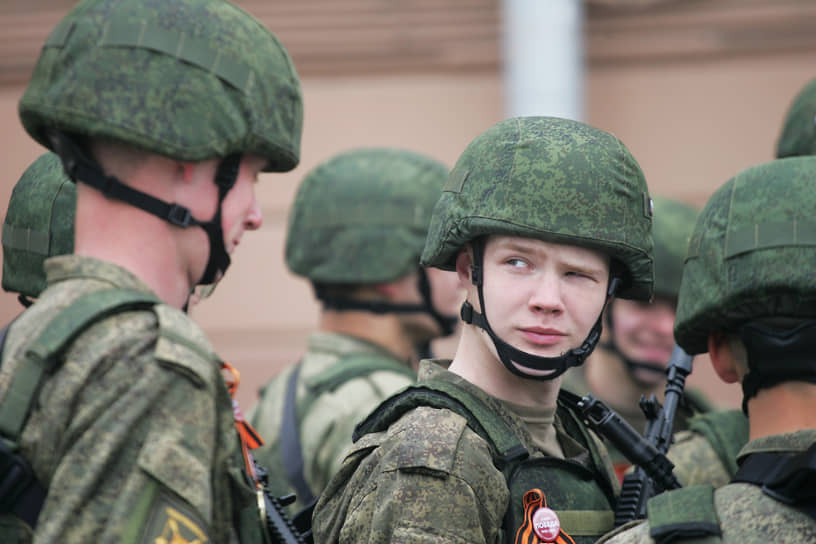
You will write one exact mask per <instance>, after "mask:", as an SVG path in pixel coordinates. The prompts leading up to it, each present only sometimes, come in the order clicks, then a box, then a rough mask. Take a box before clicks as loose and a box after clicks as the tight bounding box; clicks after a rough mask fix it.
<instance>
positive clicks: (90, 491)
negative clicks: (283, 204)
mask: <svg viewBox="0 0 816 544" xmlns="http://www.w3.org/2000/svg"><path fill="white" fill-rule="evenodd" d="M19 111H20V117H21V120H22V123H23V126H24V127H25V129H26V130H27V131H28V133H29V134H30V135H31V136H32V137H34V138H35V139H36V140H37V141H38V142H40V143H41V144H43V145H45V146H47V147H49V148H51V149H53V150H54V151H56V152H57V154H59V155H60V158H61V159H62V162H63V165H64V167H65V170H66V172H67V174H68V175H69V177H71V178H72V179H73V181H75V182H76V184H77V208H76V222H75V246H74V251H75V254H74V255H70V256H62V257H55V258H52V259H49V260H48V261H47V262H46V264H45V268H46V275H47V280H48V287H47V288H46V290H45V291H44V292H43V293H42V294H41V296H40V298H39V299H38V301H37V302H36V303H35V304H34V305H32V306H31V307H30V308H29V309H28V310H27V311H26V312H24V313H23V314H22V315H21V316H20V318H18V319H17V320H16V321H15V322H14V323H13V324H12V326H11V327H10V329H9V333H8V336H7V339H6V344H5V348H4V351H3V359H2V366H0V422H2V423H0V433H2V435H3V441H2V443H3V445H4V446H7V451H5V452H3V453H2V455H3V456H4V459H5V460H6V461H9V460H11V461H13V462H14V463H15V465H16V466H18V467H28V468H30V470H31V472H30V476H31V478H21V479H20V480H19V481H17V482H12V487H11V488H12V490H13V491H14V492H18V491H19V492H21V493H23V494H24V495H23V496H24V500H23V499H20V498H19V497H14V496H13V495H12V496H5V497H4V499H5V500H4V502H3V504H12V505H16V506H17V508H16V509H15V510H13V511H12V512H9V511H7V512H6V513H4V514H3V519H2V525H0V527H2V529H0V531H2V536H0V540H2V541H4V542H5V541H8V540H11V537H18V539H19V541H21V542H28V541H31V540H34V541H37V542H91V541H94V542H158V541H168V542H169V541H185V540H186V541H195V540H198V541H200V542H204V541H211V542H234V541H240V542H261V541H263V538H264V535H263V530H264V527H263V526H262V525H261V516H260V515H259V511H258V506H257V504H258V484H257V483H256V481H255V479H254V478H253V475H255V472H254V467H253V466H252V464H251V457H250V456H249V453H248V451H247V449H248V447H249V446H250V445H252V442H251V438H252V436H251V433H250V432H249V430H248V427H247V426H245V425H242V424H240V423H241V422H238V423H236V420H235V416H234V412H233V407H232V402H231V399H230V394H229V391H228V388H227V384H226V383H225V381H224V376H223V375H222V363H221V361H220V360H219V358H218V357H217V355H216V354H215V353H214V351H213V349H212V347H211V346H210V344H209V342H208V341H207V340H206V337H205V336H204V333H203V331H201V330H200V329H199V328H198V327H197V326H196V325H195V324H194V323H193V322H192V321H191V320H190V319H189V318H188V317H187V316H186V315H185V314H184V313H183V312H182V311H181V308H182V306H183V305H184V304H185V303H186V301H187V298H188V295H189V293H190V292H191V290H192V288H193V287H194V286H195V285H196V284H209V283H212V282H214V281H216V280H217V279H218V278H219V277H221V276H222V275H223V274H224V272H225V271H226V269H227V266H228V264H229V262H230V254H231V253H232V251H233V250H234V249H235V247H236V246H237V245H238V243H239V242H240V240H241V237H242V235H243V233H244V231H247V230H255V229H257V228H258V227H259V226H260V224H261V214H260V209H259V206H258V202H257V201H256V199H255V195H254V183H255V181H256V180H257V178H258V175H259V174H260V172H262V171H285V170H290V169H292V168H294V167H295V165H296V164H297V162H298V158H299V145H300V132H301V126H302V101H301V92H300V84H299V80H298V77H297V74H296V73H295V71H294V69H293V67H292V63H291V60H290V58H289V56H288V54H287V53H286V51H285V50H284V48H283V47H282V46H281V45H280V43H279V42H278V41H277V39H276V38H275V37H274V36H273V35H272V34H271V33H270V32H269V31H268V30H267V29H266V28H264V27H263V26H262V25H261V24H260V23H259V22H258V21H257V20H255V19H254V18H252V17H251V16H249V15H248V14H247V13H245V12H243V11H241V10H240V9H238V8H236V7H234V6H233V5H231V4H229V3H227V2H221V1H218V0H161V1H156V0H118V1H112V0H87V1H85V2H82V3H80V4H79V5H77V6H76V7H75V8H74V9H73V10H72V11H71V12H69V14H68V15H67V16H66V17H65V18H64V19H63V20H62V21H61V22H60V23H59V24H58V25H57V27H56V28H55V29H54V31H53V32H52V33H51V35H50V36H49V37H48V39H47V41H46V43H45V45H44V47H43V49H42V52H41V55H40V58H39V60H38V62H37V65H36V67H35V69H34V72H33V75H32V78H31V81H30V83H29V85H28V87H27V89H26V92H25V94H24V95H23V97H22V99H21V101H20V107H19ZM236 427H238V428H236ZM239 430H240V431H243V432H242V433H241V434H239ZM239 437H241V438H239ZM21 470H22V469H21ZM22 472H23V473H24V472H25V471H24V470H23V471H22ZM5 489H8V488H5Z"/></svg>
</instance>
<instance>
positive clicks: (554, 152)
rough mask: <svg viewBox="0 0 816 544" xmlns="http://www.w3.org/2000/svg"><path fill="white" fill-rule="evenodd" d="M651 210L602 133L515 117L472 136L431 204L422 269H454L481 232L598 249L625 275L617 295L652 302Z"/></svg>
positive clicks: (634, 173) (633, 168)
mask: <svg viewBox="0 0 816 544" xmlns="http://www.w3.org/2000/svg"><path fill="white" fill-rule="evenodd" d="M651 230H652V206H651V198H650V197H649V191H648V188H647V187H646V180H645V178H644V177H643V172H642V171H641V169H640V166H639V165H638V163H637V161H635V158H634V157H633V156H632V154H631V153H630V152H629V150H628V149H627V148H626V146H624V145H623V143H622V142H621V141H620V140H619V139H618V138H616V137H615V136H613V135H612V134H609V133H608V132H604V131H602V130H600V129H597V128H594V127H591V126H589V125H585V124H584V123H579V122H577V121H570V120H567V119H558V118H555V117H517V118H513V119H507V120H505V121H502V122H500V123H498V124H496V125H494V126H492V127H490V128H489V129H487V130H486V131H485V132H483V133H482V134H480V135H479V136H477V137H476V138H475V139H474V140H473V141H472V142H471V143H470V144H469V145H468V147H467V148H466V149H465V151H464V152H463V153H462V155H461V156H460V157H459V160H458V161H457V163H456V165H455V166H454V168H453V170H451V172H450V175H449V176H448V181H447V182H446V184H445V187H444V189H443V192H442V197H441V198H440V199H439V202H438V203H437V205H436V208H435V209H434V213H433V219H432V220H431V225H430V227H429V230H428V239H427V242H426V244H425V250H424V251H423V254H422V264H423V266H435V267H438V268H443V269H446V270H453V269H454V265H455V259H456V255H457V254H458V252H459V249H460V248H461V247H462V246H463V245H464V244H465V243H467V242H469V241H470V240H473V239H475V238H478V237H480V236H486V235H504V236H521V237H527V238H536V239H539V240H544V241H546V242H553V243H560V244H568V245H576V246H579V247H587V248H590V249H595V250H598V251H601V252H602V253H605V254H607V255H609V256H611V257H612V258H613V259H615V260H617V261H618V262H619V263H620V264H621V265H622V266H623V269H624V274H623V276H624V277H623V278H622V280H623V281H622V284H621V286H620V288H619V290H618V292H617V294H616V296H619V297H622V298H631V299H636V300H649V299H650V298H651V296H652V287H653V276H654V273H653V255H652V253H653V242H652V234H651Z"/></svg>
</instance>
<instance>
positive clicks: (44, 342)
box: [0, 289, 160, 443]
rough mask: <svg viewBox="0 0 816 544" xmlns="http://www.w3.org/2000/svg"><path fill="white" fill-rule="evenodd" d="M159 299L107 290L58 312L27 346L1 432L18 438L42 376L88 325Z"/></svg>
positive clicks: (2, 406) (0, 408) (4, 406)
mask: <svg viewBox="0 0 816 544" xmlns="http://www.w3.org/2000/svg"><path fill="white" fill-rule="evenodd" d="M158 302H160V301H159V300H158V299H157V298H155V297H154V296H152V295H149V294H146V293H142V292H139V291H134V290H130V289H108V290H104V291H95V292H93V293H88V294H87V295H83V296H81V297H79V298H78V299H77V300H75V301H74V302H72V303H71V304H70V305H69V306H68V307H67V308H65V309H64V310H63V311H61V312H59V313H58V314H57V315H56V316H55V317H54V318H52V319H51V321H50V322H49V323H48V325H46V326H45V329H43V331H42V332H41V333H40V335H39V336H38V337H37V339H36V340H35V341H34V342H32V343H31V344H29V345H28V347H27V349H26V351H25V353H24V354H23V357H24V358H25V360H24V361H23V362H22V363H21V364H20V365H19V368H18V369H17V370H16V371H15V373H14V376H13V377H12V381H11V384H10V386H9V388H8V392H7V393H6V395H5V396H4V397H3V399H2V400H0V435H2V436H3V437H4V438H5V439H6V440H8V441H11V442H12V443H16V442H17V441H18V440H19V438H20V433H21V431H22V428H23V424H24V423H25V421H26V419H27V418H28V412H29V410H30V408H31V403H32V402H33V400H34V397H35V394H36V392H37V389H38V388H39V385H40V382H41V381H42V377H43V375H44V374H45V373H46V372H49V371H50V370H52V369H53V367H54V366H55V364H56V362H57V360H58V359H59V357H58V355H59V354H60V353H61V352H62V350H63V349H64V348H65V347H66V346H67V345H68V344H69V343H70V342H71V341H72V340H73V339H74V338H76V337H77V336H78V335H79V334H80V333H81V332H82V331H83V330H85V328H86V327H88V326H89V325H91V324H93V323H94V322H96V321H98V320H99V319H101V318H103V317H106V316H108V315H111V314H114V313H117V312H123V311H126V310H130V309H137V308H145V307H151V306H153V305H154V304H157V303H158Z"/></svg>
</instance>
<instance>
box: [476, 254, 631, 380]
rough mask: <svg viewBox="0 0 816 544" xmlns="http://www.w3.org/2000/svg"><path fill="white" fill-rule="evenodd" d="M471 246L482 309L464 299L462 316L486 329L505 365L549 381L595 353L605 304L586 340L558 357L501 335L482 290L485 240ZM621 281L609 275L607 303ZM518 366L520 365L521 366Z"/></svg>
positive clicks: (523, 374)
mask: <svg viewBox="0 0 816 544" xmlns="http://www.w3.org/2000/svg"><path fill="white" fill-rule="evenodd" d="M472 247H473V265H472V267H471V281H472V282H473V284H474V285H475V286H476V289H477V291H478V294H479V305H480V307H481V309H482V313H481V314H480V313H478V312H477V311H476V310H474V309H473V306H472V305H471V304H470V303H469V302H465V303H464V304H462V311H461V315H462V320H463V321H464V322H465V323H468V324H472V325H476V326H477V327H479V328H481V329H483V330H484V331H485V332H487V334H488V336H489V337H490V339H491V340H492V341H493V345H494V346H495V347H496V353H497V354H498V356H499V359H500V360H501V362H502V364H503V365H504V367H505V368H507V370H509V371H510V372H512V373H513V374H515V375H516V376H520V377H522V378H527V379H530V380H539V381H547V380H552V379H555V378H557V377H558V376H560V375H561V374H563V373H564V372H566V371H567V370H568V369H569V368H570V367H573V366H579V365H581V364H583V363H584V361H585V360H586V358H587V357H588V356H589V354H590V353H592V350H593V349H595V345H596V344H597V343H598V340H600V338H601V330H602V327H603V324H602V322H603V319H602V317H603V308H601V314H600V315H599V316H598V319H597V320H596V321H595V325H593V327H592V329H591V330H590V331H589V335H588V336H587V338H586V339H585V340H584V342H583V343H582V344H581V345H580V346H579V347H577V348H573V349H571V350H569V351H567V352H566V353H564V354H563V355H560V356H558V357H541V356H538V355H533V354H531V353H527V352H525V351H521V350H520V349H517V348H514V347H513V346H511V345H510V344H508V343H507V342H505V341H504V340H502V339H501V338H499V336H498V335H497V334H496V333H495V332H494V331H493V328H492V327H491V326H490V323H489V322H488V320H487V312H486V309H485V302H484V292H483V285H484V274H483V263H484V240H474V241H473V243H472ZM619 282H620V280H619V278H617V277H612V278H610V280H609V287H608V289H607V293H606V300H605V301H604V307H606V305H607V304H608V302H609V301H610V300H611V299H612V297H613V296H614V295H615V290H616V289H617V286H618V283H619ZM513 363H515V364H513ZM519 367H521V369H520V368H519ZM523 369H527V370H538V371H542V370H544V371H547V370H549V371H552V372H549V373H548V374H544V375H538V374H534V373H529V372H525V371H524V370H523Z"/></svg>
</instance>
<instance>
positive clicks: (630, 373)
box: [563, 198, 710, 477]
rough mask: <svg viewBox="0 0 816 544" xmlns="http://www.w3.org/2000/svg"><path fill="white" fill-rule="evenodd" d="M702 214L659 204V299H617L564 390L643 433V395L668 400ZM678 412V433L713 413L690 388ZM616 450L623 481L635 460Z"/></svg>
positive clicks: (568, 375) (655, 225) (657, 201)
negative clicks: (681, 305)
mask: <svg viewBox="0 0 816 544" xmlns="http://www.w3.org/2000/svg"><path fill="white" fill-rule="evenodd" d="M696 217H697V210H695V209H694V208H692V207H691V206H688V205H686V204H682V203H680V202H676V201H673V200H669V199H665V198H655V199H654V219H653V221H652V235H653V237H654V255H655V263H654V267H655V283H654V292H655V296H654V300H652V301H651V302H649V301H635V300H615V301H613V302H611V303H610V304H609V305H608V307H607V309H606V325H607V327H606V331H605V335H604V337H605V338H606V339H607V340H606V341H605V342H604V341H603V340H602V341H601V343H600V345H599V346H598V349H596V350H595V351H594V352H593V353H592V355H590V357H589V358H588V359H587V362H586V364H585V365H584V366H582V367H578V368H575V369H572V370H571V371H569V372H567V373H566V374H565V377H564V382H563V387H564V388H565V389H568V390H570V391H572V392H574V393H576V394H579V395H585V394H587V393H590V394H592V395H593V396H595V397H596V398H599V399H600V400H602V401H604V403H605V404H607V405H608V406H609V407H610V408H612V409H614V410H615V411H616V412H618V413H619V414H620V415H621V416H622V417H623V418H624V419H625V420H626V421H627V422H629V424H630V425H632V426H633V427H634V428H635V429H637V430H638V431H640V432H641V433H642V432H643V431H644V429H645V427H646V416H645V414H644V413H643V411H642V410H641V409H640V406H639V405H638V401H639V400H640V398H641V396H645V397H647V398H648V397H649V396H650V395H652V394H654V395H656V396H657V398H658V399H660V400H662V399H663V394H664V391H665V387H666V366H667V365H668V363H669V359H670V358H671V353H672V348H673V347H674V314H675V311H676V310H677V292H678V291H679V290H680V275H681V273H682V271H683V259H684V258H685V256H686V248H687V247H688V239H689V236H690V235H691V229H692V228H693V227H694V220H695V219H696ZM684 393H685V396H684V399H683V402H681V404H680V406H679V407H678V411H677V415H676V418H675V421H674V429H675V430H681V429H684V428H686V426H687V420H688V418H689V417H691V416H692V415H693V414H695V413H701V412H706V411H708V410H709V409H710V405H709V403H708V401H707V400H706V399H705V397H704V396H703V394H702V393H701V392H699V391H696V390H694V389H688V388H687V389H686V390H685V392H684ZM609 449H610V455H611V457H612V462H613V463H614V465H615V471H616V472H617V473H618V476H619V477H621V476H622V475H623V473H624V472H625V471H626V469H628V468H629V466H630V463H629V461H628V460H627V459H626V458H624V457H623V456H622V454H621V453H620V452H618V451H617V450H615V449H613V448H609Z"/></svg>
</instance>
